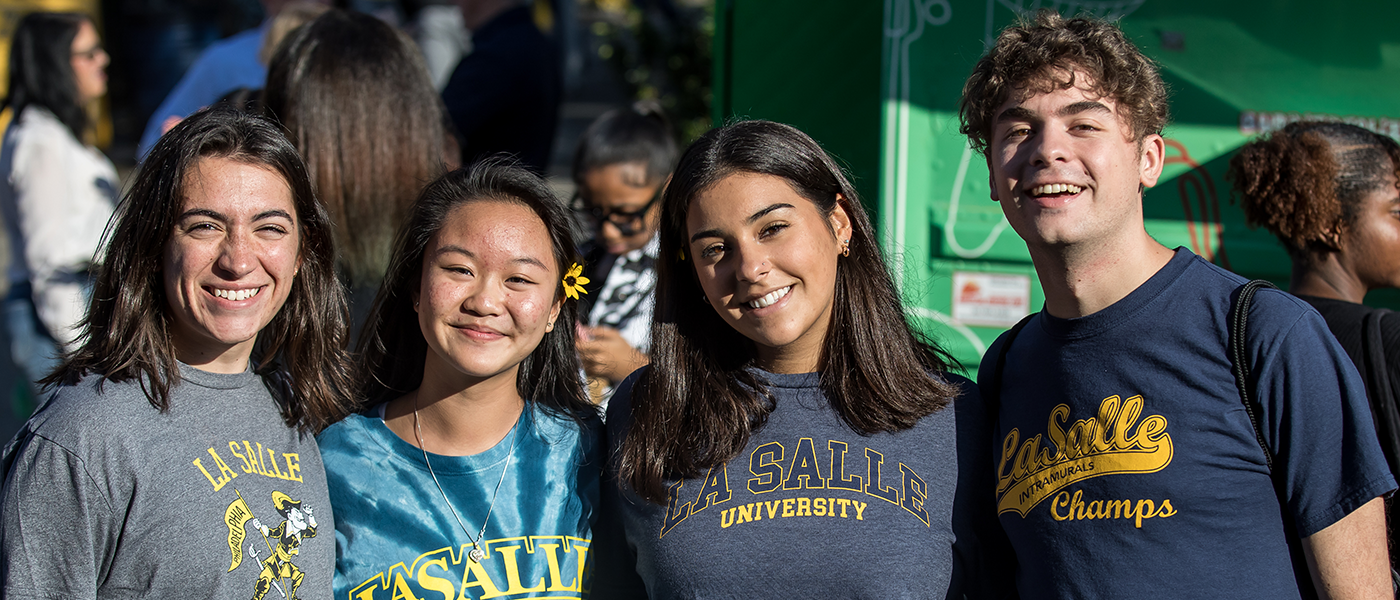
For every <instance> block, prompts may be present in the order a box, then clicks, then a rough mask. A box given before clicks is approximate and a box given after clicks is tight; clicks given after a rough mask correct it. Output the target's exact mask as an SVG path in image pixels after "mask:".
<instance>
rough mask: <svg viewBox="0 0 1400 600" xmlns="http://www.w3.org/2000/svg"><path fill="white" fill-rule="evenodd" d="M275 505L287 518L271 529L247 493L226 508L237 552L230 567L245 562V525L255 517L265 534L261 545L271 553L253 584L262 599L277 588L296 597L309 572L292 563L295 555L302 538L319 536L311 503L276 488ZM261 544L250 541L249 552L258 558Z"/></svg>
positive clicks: (255, 594) (231, 541)
mask: <svg viewBox="0 0 1400 600" xmlns="http://www.w3.org/2000/svg"><path fill="white" fill-rule="evenodd" d="M235 491H236V490H235ZM272 507H273V508H275V509H277V513H278V514H280V515H282V519H283V521H282V524H280V525H278V526H276V527H273V528H271V529H268V528H267V527H264V526H263V524H262V522H261V521H259V520H258V519H257V518H256V517H254V516H253V511H252V510H250V509H249V508H248V501H247V500H244V499H243V494H241V493H240V494H238V499H237V500H234V501H233V503H232V504H230V505H228V509H227V510H225V511H224V523H226V524H227V525H228V548H229V551H230V552H232V553H233V562H232V564H230V565H229V568H228V570H229V571H230V572H231V571H233V570H234V569H237V568H238V565H240V564H242V562H243V540H244V537H245V525H246V524H247V523H248V521H250V520H251V521H252V522H253V529H254V530H256V531H257V532H258V533H260V534H262V537H263V543H262V544H261V545H262V546H264V547H266V548H267V552H268V555H269V556H268V557H267V558H265V559H263V561H262V571H261V572H260V573H258V581H257V583H256V584H254V586H253V600H262V598H263V597H265V596H267V592H268V591H270V590H272V589H274V588H276V590H277V591H278V592H279V593H281V595H282V598H286V599H287V600H295V599H296V597H297V588H298V587H301V580H302V579H303V578H305V577H306V574H305V573H303V572H302V571H301V569H299V568H297V566H296V565H294V564H292V557H294V556H296V555H297V554H300V553H301V541H302V540H304V539H306V538H313V537H316V516H315V515H313V514H311V507H310V506H303V505H302V503H301V502H300V501H298V500H293V499H292V498H291V497H290V496H288V495H286V494H283V493H282V492H272ZM258 546H259V544H258V543H257V542H256V541H254V542H250V543H249V544H248V555H249V556H252V557H253V558H254V559H257V558H258Z"/></svg>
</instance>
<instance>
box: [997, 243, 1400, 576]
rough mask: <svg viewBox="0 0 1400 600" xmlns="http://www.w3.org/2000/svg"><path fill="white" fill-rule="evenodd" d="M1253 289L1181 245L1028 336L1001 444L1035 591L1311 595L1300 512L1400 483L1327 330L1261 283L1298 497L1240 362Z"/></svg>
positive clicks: (1263, 384) (1328, 517)
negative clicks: (1270, 458)
mask: <svg viewBox="0 0 1400 600" xmlns="http://www.w3.org/2000/svg"><path fill="white" fill-rule="evenodd" d="M1243 283H1244V279H1242V278H1240V277H1239V276H1237V275H1235V274H1233V273H1230V272H1228V271H1226V270H1224V269H1221V268H1220V267H1217V266H1215V265H1212V264H1210V263H1209V262H1207V261H1205V260H1203V259H1201V258H1199V257H1197V256H1196V255H1194V254H1192V253H1191V252H1190V251H1188V250H1186V249H1184V248H1179V249H1177V252H1176V255H1175V256H1174V257H1173V258H1172V260H1171V261H1170V262H1169V263H1168V264H1167V265H1166V266H1165V267H1163V268H1162V269H1161V270H1160V271H1159V272H1158V273H1157V274H1155V275H1154V276H1153V277H1152V278H1151V279H1149V280H1148V281H1147V282H1146V283H1144V284H1143V285H1141V286H1140V287H1138V289H1136V290H1134V291H1133V292H1132V293H1131V294H1129V295H1128V296H1127V297H1125V298H1123V299H1122V300H1120V301H1118V302H1116V303H1114V304H1113V305H1112V306H1109V307H1108V308H1106V309H1104V310H1102V311H1099V312H1097V313H1094V314H1092V315H1088V316H1085V317H1081V318H1077V319H1059V318H1055V317H1053V316H1050V315H1049V314H1047V313H1045V312H1043V311H1042V312H1041V313H1040V314H1039V315H1037V316H1036V317H1034V318H1032V320H1031V321H1030V322H1029V323H1027V325H1026V327H1025V328H1024V329H1023V330H1022V331H1021V333H1020V335H1018V336H1017V338H1016V340H1015V342H1014V343H1013V344H1012V346H1011V349H1010V352H1009V353H1008V354H1007V357H1006V365H1005V370H1004V373H1003V376H1002V381H1001V394H1000V401H999V406H1000V408H999V414H998V417H997V423H996V428H995V429H996V432H995V438H994V442H993V443H994V445H995V449H994V453H995V457H996V459H995V460H996V463H997V465H996V469H997V471H996V479H997V491H996V499H997V510H998V513H999V517H1000V521H1001V524H1002V527H1003V528H1004V529H1005V530H1006V533H1007V536H1008V537H1009V539H1010V541H1011V545H1012V546H1013V548H1014V550H1015V555H1016V559H1017V560H1016V562H1017V564H1018V566H1017V569H1016V580H1017V587H1018V588H1019V590H1020V593H1021V595H1022V597H1024V598H1115V599H1117V598H1161V597H1164V596H1167V597H1179V598H1270V599H1277V598H1298V597H1300V593H1299V591H1298V583H1297V581H1296V580H1295V571H1294V563H1293V562H1292V560H1291V559H1290V548H1289V542H1288V537H1287V535H1286V534H1285V529H1284V520H1285V519H1290V520H1291V521H1292V522H1293V523H1295V524H1296V526H1297V530H1298V534H1299V535H1301V536H1303V537H1306V536H1309V535H1312V534H1314V533H1317V532H1318V531H1320V530H1322V529H1324V528H1326V527H1327V526H1328V525H1331V524H1332V523H1334V522H1336V521H1337V520H1339V519H1341V518H1342V517H1344V516H1346V515H1347V514H1348V513H1350V512H1351V511H1353V510H1355V509H1356V508H1358V507H1360V506H1361V505H1362V504H1365V503H1366V502H1367V501H1369V500H1371V499H1373V498H1375V497H1377V496H1380V495H1382V494H1385V493H1387V492H1389V491H1390V490H1393V489H1395V481H1394V479H1393V478H1392V477H1391V475H1390V473H1389V470H1388V469H1387V467H1386V463H1385V459H1384V458H1383V457H1382V455H1381V451H1380V446H1379V445H1378V444H1377V442H1376V437H1375V431H1374V429H1373V428H1372V426H1371V414H1370V409H1369V408H1368V407H1367V403H1366V395H1365V387H1364V386H1363V384H1362V382H1361V380H1360V378H1359V377H1358V376H1357V374H1356V369H1355V368H1354V367H1353V366H1352V364H1351V361H1350V360H1349V359H1348V358H1347V356H1346V354H1345V353H1344V352H1343V351H1342V349H1341V347H1340V346H1338V344H1337V342H1336V340H1335V339H1333V338H1332V336H1331V334H1330V333H1329V331H1328V329H1327V325H1326V323H1324V322H1323V320H1322V318H1321V317H1320V316H1318V314H1317V313H1316V312H1315V311H1314V310H1312V308H1310V307H1309V306H1308V305H1307V304H1306V303H1305V302H1303V301H1302V300H1299V299H1297V298H1294V297H1293V296H1289V295H1287V294H1285V293H1283V292H1280V291H1277V290H1261V291H1260V292H1259V294H1258V295H1257V296H1256V297H1255V299H1254V305H1253V308H1252V310H1251V311H1250V315H1249V333H1248V336H1247V337H1246V343H1247V346H1248V352H1249V354H1250V357H1251V361H1252V365H1253V378H1254V381H1252V382H1251V383H1252V384H1253V386H1254V389H1255V390H1256V392H1257V395H1258V397H1259V398H1260V401H1261V403H1262V406H1263V411H1262V412H1263V414H1262V415H1260V422H1261V425H1262V428H1263V430H1264V437H1265V442H1266V443H1267V444H1268V445H1269V447H1270V448H1271V449H1272V450H1273V453H1274V456H1275V461H1274V469H1275V470H1277V471H1279V474H1280V476H1281V477H1282V479H1283V481H1284V488H1285V489H1284V493H1285V496H1286V498H1287V510H1286V512H1285V511H1284V510H1283V509H1282V508H1281V507H1280V504H1279V500H1278V496H1277V495H1276V494H1275V492H1274V488H1273V484H1272V479H1271V478H1270V472H1269V468H1268V466H1267V465H1266V463H1265V458H1264V452H1263V450H1262V449H1260V447H1259V443H1258V441H1257V440H1256V438H1255V434H1254V430H1253V427H1252V426H1251V424H1250V420H1249V416H1248V414H1247V413H1246V411H1245V408H1244V405H1243V403H1242V402H1241V401H1240V397H1239V392H1238V389H1237V388H1236V386H1235V383H1234V379H1233V376H1232V375H1231V372H1230V361H1229V358H1228V356H1227V355H1226V345H1227V341H1228V333H1227V332H1228V328H1227V326H1226V322H1227V319H1226V316H1227V314H1228V312H1229V310H1230V301H1231V294H1232V292H1234V291H1235V290H1236V289H1237V288H1238V287H1239V286H1240V285H1241V284H1243ZM1001 341H1002V340H998V342H997V343H996V344H993V346H992V348H991V349H989V350H988V351H987V354H986V356H985V357H984V359H983V363H982V369H981V374H982V376H983V381H981V384H982V389H983V392H984V394H985V393H987V392H988V391H990V389H991V388H990V387H989V385H988V384H989V383H990V382H989V381H987V378H989V377H990V376H991V374H992V373H993V368H992V367H993V363H994V362H995V361H996V358H997V356H998V355H999V354H1000V349H1001ZM1295 550H1296V548H1295ZM1301 575H1302V577H1303V578H1304V579H1306V578H1307V577H1308V574H1307V573H1306V572H1304V573H1301Z"/></svg>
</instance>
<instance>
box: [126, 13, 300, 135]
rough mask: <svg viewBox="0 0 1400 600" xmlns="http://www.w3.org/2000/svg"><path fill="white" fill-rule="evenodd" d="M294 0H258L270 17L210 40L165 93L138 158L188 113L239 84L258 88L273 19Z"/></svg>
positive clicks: (148, 128)
mask: <svg viewBox="0 0 1400 600" xmlns="http://www.w3.org/2000/svg"><path fill="white" fill-rule="evenodd" d="M292 1H294V0H259V3H261V4H262V7H263V12H264V13H265V14H266V15H267V18H266V19H264V20H263V23H262V25H260V26H258V27H257V28H256V29H249V30H247V31H244V32H241V33H236V34H234V35H232V36H229V37H228V38H226V39H223V40H219V41H217V42H214V43H213V44H210V45H209V47H208V48H205V49H204V52H202V53H200V55H199V58H197V59H195V62H194V64H192V65H190V68H189V70H187V71H185V74H184V76H183V77H181V78H180V82H179V83H177V84H175V89H173V90H171V91H170V94H169V95H167V96H166V97H165V101H163V102H161V103H160V106H159V107H157V108H156V111H155V112H154V113H152V114H151V118H150V120H149V121H146V129H145V130H144V131H142V133H141V140H140V142H139V144H138V145H137V147H136V158H137V160H144V158H145V156H146V153H147V152H150V150H151V147H152V146H155V143H156V140H157V139H159V138H160V136H161V134H163V133H165V132H166V131H169V130H170V128H171V127H173V126H174V124H175V123H177V122H179V120H180V119H182V118H184V117H185V116H186V115H189V114H190V113H193V112H194V111H196V110H199V109H200V108H202V107H205V106H209V105H211V104H213V103H215V102H216V101H218V100H219V99H220V98H223V97H224V96H225V95H227V94H228V93H229V92H231V91H233V90H236V89H238V88H248V89H258V88H259V87H262V85H263V80H264V79H266V78H267V63H266V62H265V60H266V59H265V58H263V57H262V56H261V51H262V49H263V47H264V46H265V45H266V42H267V37H268V34H269V30H270V29H271V25H272V22H273V19H275V18H276V17H277V15H278V13H280V12H281V11H282V8H283V6H285V5H287V4H288V3H289V2H292Z"/></svg>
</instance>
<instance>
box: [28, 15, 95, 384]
mask: <svg viewBox="0 0 1400 600" xmlns="http://www.w3.org/2000/svg"><path fill="white" fill-rule="evenodd" d="M108 62H109V59H108V57H107V53H106V52H105V51H104V50H103V49H102V44H101V40H100V39H99V38H98V35H97V29H96V28H95V27H93V24H92V21H90V20H88V18H87V17H84V16H82V15H79V14H74V13H31V14H28V15H25V16H24V18H22V19H20V22H19V26H18V27H16V28H15V33H14V37H13V38H12V40H11V43H10V73H9V95H8V96H7V97H6V98H5V101H4V106H5V107H8V108H10V109H11V110H12V111H13V119H14V120H13V121H12V123H11V125H10V127H9V129H8V130H6V132H5V140H4V144H3V148H0V215H3V216H4V221H5V227H6V233H7V234H8V237H9V240H10V242H9V243H10V269H9V276H8V277H9V284H10V285H9V289H10V292H9V297H8V298H7V299H6V300H5V302H4V305H3V306H4V312H5V324H6V326H7V327H8V329H9V332H8V333H9V338H10V354H11V356H14V357H15V360H16V362H17V363H18V364H19V366H20V367H21V370H22V371H23V372H24V374H25V376H26V379H28V380H29V381H31V382H34V381H38V380H39V379H40V378H42V377H44V376H46V375H48V374H49V371H50V370H52V369H53V367H54V366H55V365H57V364H58V354H59V350H60V349H61V347H63V346H70V345H71V344H72V343H73V341H74V339H75V338H76V337H77V328H76V326H77V324H78V321H79V320H81V319H82V317H83V309H84V307H85V306H86V298H85V296H84V290H85V288H86V287H87V286H88V285H89V283H90V277H89V269H90V268H91V267H92V266H93V262H92V261H93V255H94V254H96V252H97V249H98V245H99V244H100V243H101V238H102V230H103V228H104V227H106V226H107V220H108V219H109V218H111V216H112V210H113V206H114V204H115V203H116V197H117V191H118V189H119V188H120V184H119V183H118V181H117V171H116V168H115V167H113V166H112V161H110V160H108V159H107V157H106V156H105V155H103V154H102V152H101V151H100V150H98V149H97V148H94V147H93V146H92V145H90V144H89V143H87V141H85V140H86V139H87V135H88V133H89V132H88V112H87V108H88V104H89V103H91V102H93V101H94V100H97V99H98V98H101V97H102V96H103V95H105V94H106V93H107V75H106V73H105V72H104V69H105V68H106V66H107V63H108ZM70 349H71V348H70Z"/></svg>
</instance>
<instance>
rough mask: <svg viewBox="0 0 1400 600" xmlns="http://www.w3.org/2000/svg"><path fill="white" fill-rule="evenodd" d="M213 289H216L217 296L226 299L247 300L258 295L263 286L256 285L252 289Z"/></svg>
mask: <svg viewBox="0 0 1400 600" xmlns="http://www.w3.org/2000/svg"><path fill="white" fill-rule="evenodd" d="M211 289H213V290H214V295H215V296H218V297H220V298H223V299H225V300H233V301H235V302H237V301H239V300H247V299H249V298H252V297H253V296H256V295H258V292H261V291H262V287H255V288H253V289H251V290H221V289H219V288H211Z"/></svg>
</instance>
